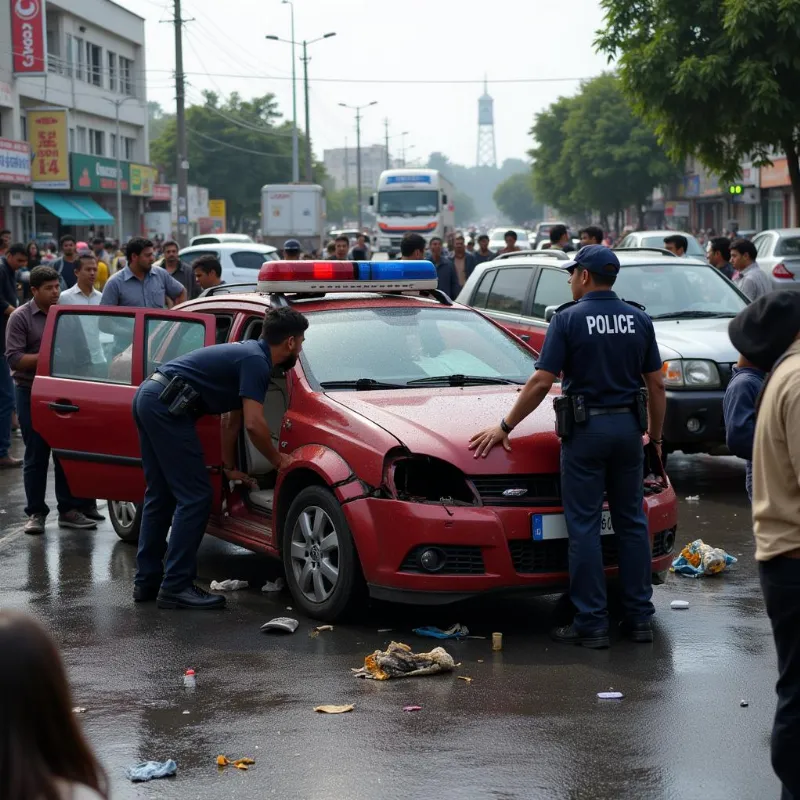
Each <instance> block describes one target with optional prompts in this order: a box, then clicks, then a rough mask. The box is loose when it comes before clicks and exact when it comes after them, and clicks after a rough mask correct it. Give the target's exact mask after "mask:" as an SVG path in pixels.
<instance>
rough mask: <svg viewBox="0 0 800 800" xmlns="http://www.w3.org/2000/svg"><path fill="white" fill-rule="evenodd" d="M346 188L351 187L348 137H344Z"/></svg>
mask: <svg viewBox="0 0 800 800" xmlns="http://www.w3.org/2000/svg"><path fill="white" fill-rule="evenodd" d="M344 188H345V189H349V188H350V151H349V150H348V149H347V137H346V136H345V137H344Z"/></svg>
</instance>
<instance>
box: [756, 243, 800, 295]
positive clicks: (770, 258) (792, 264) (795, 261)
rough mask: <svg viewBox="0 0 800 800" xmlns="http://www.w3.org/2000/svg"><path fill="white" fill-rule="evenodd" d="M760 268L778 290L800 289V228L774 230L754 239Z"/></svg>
mask: <svg viewBox="0 0 800 800" xmlns="http://www.w3.org/2000/svg"><path fill="white" fill-rule="evenodd" d="M753 244H754V245H755V246H756V253H757V256H756V257H757V260H758V266H759V267H761V269H762V270H764V272H766V273H767V275H769V277H770V278H771V279H772V283H773V284H774V285H775V288H776V289H800V228H773V229H772V230H768V231H761V233H759V234H758V235H757V236H754V237H753Z"/></svg>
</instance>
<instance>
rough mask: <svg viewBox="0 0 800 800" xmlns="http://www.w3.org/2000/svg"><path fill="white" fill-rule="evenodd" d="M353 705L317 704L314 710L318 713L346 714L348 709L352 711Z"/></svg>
mask: <svg viewBox="0 0 800 800" xmlns="http://www.w3.org/2000/svg"><path fill="white" fill-rule="evenodd" d="M354 708H355V706H352V705H350V706H317V707H316V708H315V709H314V711H316V712H318V713H319V714H346V713H347V712H348V711H352V710H353V709H354Z"/></svg>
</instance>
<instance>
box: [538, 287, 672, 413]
mask: <svg viewBox="0 0 800 800" xmlns="http://www.w3.org/2000/svg"><path fill="white" fill-rule="evenodd" d="M536 369H543V370H546V371H547V372H552V373H553V374H554V375H559V374H560V373H562V372H563V373H564V377H563V379H562V386H561V389H562V392H563V393H564V394H568V395H578V394H582V395H583V396H584V398H585V402H586V405H587V406H589V407H601V406H627V405H632V404H633V403H634V402H635V401H636V394H637V392H638V390H639V387H640V386H641V376H642V374H643V373H646V372H657V371H658V370H660V369H661V356H660V355H659V353H658V345H657V344H656V334H655V331H654V329H653V321H652V320H651V319H650V317H649V316H648V315H647V314H646V313H645V312H644V311H642V310H641V309H639V308H636V307H635V306H632V305H630V304H629V303H626V302H625V301H624V300H620V299H619V298H618V297H617V295H616V294H615V293H614V292H611V291H598V292H589V294H587V295H584V296H583V297H582V298H581V299H580V300H578V301H577V302H575V303H570V304H569V305H567V306H566V307H563V306H562V308H561V309H560V310H559V311H558V313H557V314H556V315H555V316H554V317H553V319H552V320H551V322H550V327H549V328H548V329H547V336H545V340H544V344H543V345H542V353H541V355H540V357H539V359H538V360H537V362H536Z"/></svg>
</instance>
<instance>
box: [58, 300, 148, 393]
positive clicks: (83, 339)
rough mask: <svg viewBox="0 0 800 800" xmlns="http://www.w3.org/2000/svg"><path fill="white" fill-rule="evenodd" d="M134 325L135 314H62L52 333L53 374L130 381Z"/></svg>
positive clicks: (87, 378) (95, 379) (128, 382)
mask: <svg viewBox="0 0 800 800" xmlns="http://www.w3.org/2000/svg"><path fill="white" fill-rule="evenodd" d="M133 327H134V318H133V316H130V317H128V316H123V315H120V314H113V315H112V314H100V313H98V314H61V315H60V316H59V318H58V322H57V324H56V330H55V334H54V337H53V346H52V362H51V366H50V374H51V375H52V376H53V377H54V378H70V379H72V380H81V381H100V382H103V383H121V384H130V383H131V366H132V363H133V362H132V358H131V352H132V349H133Z"/></svg>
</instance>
